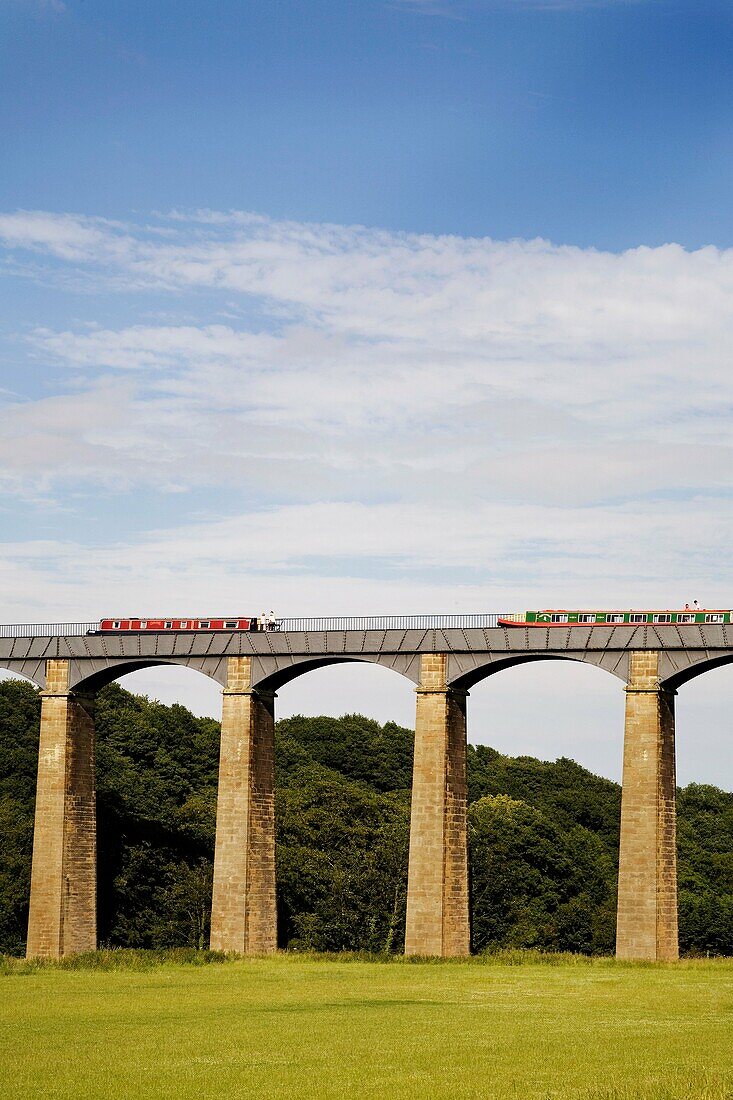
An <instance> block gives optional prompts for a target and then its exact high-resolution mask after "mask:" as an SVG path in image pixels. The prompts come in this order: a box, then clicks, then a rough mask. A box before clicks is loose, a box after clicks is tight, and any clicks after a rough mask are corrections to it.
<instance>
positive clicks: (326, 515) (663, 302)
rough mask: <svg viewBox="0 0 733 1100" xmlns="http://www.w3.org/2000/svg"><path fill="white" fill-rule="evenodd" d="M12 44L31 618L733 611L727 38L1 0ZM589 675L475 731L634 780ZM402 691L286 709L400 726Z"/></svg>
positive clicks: (21, 496)
mask: <svg viewBox="0 0 733 1100" xmlns="http://www.w3.org/2000/svg"><path fill="white" fill-rule="evenodd" d="M0 43H1V45H0V50H1V51H2V57H1V58H0V126H1V128H2V129H1V132H0V140H1V142H2V144H1V146H0V147H1V148H2V167H3V171H2V173H0V277H1V281H0V285H1V286H2V291H3V292H2V295H0V605H1V606H2V608H3V612H2V617H3V619H4V620H5V621H29V620H36V621H53V620H58V621H68V620H70V619H73V618H79V619H93V618H97V617H100V616H102V615H108V614H113V613H114V614H117V613H120V614H123V613H127V612H129V610H130V609H131V608H134V609H135V610H136V611H139V610H141V609H143V610H145V609H147V614H149V615H152V614H153V613H156V614H157V613H165V614H173V613H175V612H179V611H180V612H181V613H186V614H198V613H205V614H213V613H214V612H215V611H217V609H218V610H219V611H222V612H224V611H226V613H229V612H230V611H231V612H234V611H238V612H239V611H241V612H242V613H243V614H246V613H250V612H252V611H253V610H254V611H258V610H261V608H262V607H264V606H267V607H271V606H272V607H274V608H275V609H276V610H277V611H278V612H280V613H289V614H293V615H299V614H318V613H323V614H327V615H336V614H347V613H354V614H368V613H369V612H373V613H383V612H395V613H397V612H399V611H405V612H426V611H435V612H439V611H446V612H451V611H476V610H482V609H483V610H512V609H522V608H528V607H534V606H536V607H547V606H553V605H554V606H562V605H566V606H589V607H603V606H613V605H614V604H616V605H618V606H622V607H627V606H646V607H649V606H659V607H666V606H677V605H680V604H682V603H684V602H685V601H686V600H691V599H693V598H696V599H699V600H700V602H701V603H702V604H706V605H707V606H724V607H727V606H729V605H730V604H731V597H732V595H733V563H732V562H731V560H730V553H729V547H730V545H731V540H732V539H733V515H732V514H731V507H730V505H731V497H732V495H733V461H732V460H733V447H732V446H731V435H732V433H731V428H732V427H733V423H732V417H731V411H732V410H733V373H732V372H731V367H730V348H731V346H732V343H733V212H732V206H731V202H730V195H731V190H732V189H731V167H732V165H731V161H732V158H733V140H732V136H733V127H732V125H731V123H732V121H733V9H731V6H730V4H729V3H722V2H721V3H708V2H702V3H695V4H693V3H686V2H684V3H683V2H675V0H607V2H601V0H586V2H580V0H577V2H576V0H543V2H540V0H537V2H533V0H495V2H494V0H460V2H459V0H455V2H454V0H435V2H432V0H392V2H389V3H388V2H382V0H359V2H358V3H357V2H351V3H349V2H345V0H339V2H338V3H336V2H333V3H330V2H321V0H312V2H309V3H305V2H302V0H301V2H298V3H296V2H286V0H283V2H272V0H270V2H269V3H264V2H259V0H251V2H247V3H239V4H230V3H213V4H209V5H201V4H200V3H196V4H194V3H192V2H180V0H179V2H177V3H175V4H173V3H165V2H160V3H155V4H150V3H146V4H143V3H137V2H130V0H125V2H124V3H122V2H120V3H112V2H106V3H99V2H97V3H95V2H89V0H87V2H85V3H82V2H81V0H63V2H62V0H2V3H0ZM125 609H127V612H126V610H125ZM586 673H587V670H578V669H571V670H570V672H567V671H562V672H559V671H558V670H557V669H556V668H552V669H547V668H544V667H542V666H528V667H527V669H523V670H516V672H515V673H511V674H509V673H507V674H506V676H505V677H504V676H502V677H496V678H493V679H492V681H491V682H490V683H488V682H487V683H486V684H484V685H480V686H479V687H477V688H476V689H475V690H474V693H473V700H472V705H473V706H474V707H475V715H476V718H475V720H473V724H472V729H473V731H474V735H475V736H480V737H481V739H483V740H489V741H491V742H492V743H494V744H497V745H498V746H500V747H502V748H507V749H509V750H513V751H527V752H535V753H538V754H540V755H549V756H553V755H556V754H557V753H559V752H564V753H565V754H566V755H574V756H576V757H577V758H579V759H581V760H582V761H583V762H585V763H588V764H589V765H590V766H594V767H597V768H598V769H600V770H602V771H605V772H606V773H607V774H617V773H618V766H619V763H620V741H619V736H620V729H621V709H620V708H621V707H622V703H623V698H622V695H621V693H620V692H619V690H618V685H617V684H616V682H615V681H611V682H609V679H610V678H609V679H606V678H604V677H603V676H601V674H600V673H587V675H588V676H590V677H591V678H590V679H588V678H587V676H586ZM167 674H168V673H167V672H161V673H159V674H158V673H155V674H150V673H148V674H145V675H143V674H139V675H140V677H141V679H140V680H139V681H138V683H139V685H142V686H143V687H145V688H147V689H148V690H151V691H153V692H155V693H157V694H160V695H162V696H164V697H165V696H166V692H168V693H169V694H170V693H172V694H173V695H176V694H177V695H178V697H179V698H183V699H185V701H187V702H189V703H191V704H192V705H194V706H196V707H198V708H199V709H207V708H208V709H215V708H216V705H217V704H216V699H215V695H212V694H211V692H212V691H213V690H214V689H213V688H212V689H209V688H208V687H207V686H206V685H205V684H204V683H203V681H201V683H199V681H196V684H195V685H194V686H192V682H191V680H190V679H186V680H180V679H179V680H175V679H174V680H168V681H166V680H165V677H166V675H167ZM146 675H147V677H148V678H147V679H146V678H145V676H146ZM171 675H173V674H172V673H171ZM319 675H320V674H319ZM377 675H380V674H379V673H378V671H376V670H373V669H369V670H363V669H362V670H359V669H357V670H344V669H338V670H331V671H330V672H328V673H323V677H325V679H323V678H322V679H319V678H318V677H315V676H314V677H313V678H310V677H308V678H305V679H304V680H303V681H302V682H297V683H296V684H294V685H291V686H290V687H288V688H287V689H286V690H285V691H284V692H283V693H282V699H281V703H280V705H281V712H282V713H286V712H288V711H289V710H290V711H292V710H294V709H299V708H303V709H321V708H323V709H330V710H336V711H338V710H351V709H362V710H365V711H367V712H369V713H374V714H376V715H377V716H378V717H381V718H387V717H392V716H393V717H397V718H399V719H401V720H402V721H409V720H410V714H411V711H412V706H413V700H412V695H411V692H410V690H409V686H405V685H404V684H401V683H397V682H396V680H389V685H391V686H385V685H386V681H381V680H380V681H379V686H378V687H375V686H374V685H375V684H376V683H377V681H376V680H374V679H369V677H373V676H377ZM566 676H571V677H573V676H574V677H575V678H576V679H575V680H574V681H572V683H573V684H574V685H575V686H574V687H573V688H572V691H571V689H570V688H569V687H568V684H570V681H568V682H567V683H566V682H565V680H564V679H563V677H566ZM151 677H152V678H151ZM360 677H361V679H360ZM364 677H366V679H364ZM598 677H600V679H598ZM726 677H727V679H726ZM388 679H389V677H388ZM166 684H167V685H168V686H166ZM731 689H733V670H731V671H730V672H725V671H719V672H717V673H716V674H715V676H710V677H706V678H703V680H701V681H700V682H699V683H698V684H694V685H689V686H688V687H687V688H686V689H685V698H686V699H688V700H692V699H694V698H696V697H697V698H698V704H697V706H698V710H697V712H696V713H697V715H698V717H697V719H694V714H693V711H694V709H695V708H694V707H693V708H692V709H690V714H692V715H693V717H692V718H691V719H690V721H691V722H694V742H693V741H692V740H688V741H687V742H684V744H682V749H681V760H682V761H683V763H684V751H685V750H684V745H685V744H687V745H688V746H689V745H692V744H693V743H694V746H695V759H694V761H692V762H691V765H690V767H691V770H690V772H689V773H688V774H687V777H689V775H693V774H694V775H697V777H698V778H701V777H705V776H707V777H708V778H710V777H713V778H717V777H718V776H719V771H720V769H719V762H718V757H719V755H720V748H721V746H722V744H723V741H724V733H723V732H720V731H724V730H725V729H726V728H727V725H728V712H729V702H730V690H731ZM207 692H209V694H207ZM696 692H697V693H698V694H697V696H696V695H695V693H696ZM571 694H572V697H573V699H574V700H575V702H574V703H573V704H572V706H575V707H576V711H577V712H573V713H574V717H572V720H571V719H570V718H569V716H568V715H569V712H568V707H569V706H570V705H571V704H570V703H569V696H570V695H571ZM517 698H521V699H522V704H521V706H519V707H518V706H517V702H516V701H517ZM700 700H704V706H703V703H702V702H701V701H700ZM681 705H682V704H681ZM684 705H685V706H688V709H689V707H690V704H688V703H685V704H684ZM533 708H534V709H533ZM700 708H702V709H700ZM716 708H717V709H716ZM476 731H478V733H477V732H476ZM706 738H707V741H706ZM706 744H707V745H708V748H707V749H705V745H706ZM706 753H707V755H706ZM705 760H707V761H708V764H707V765H705V764H704V761H705ZM686 766H687V765H685V767H686ZM695 767H697V768H698V771H697V772H695ZM706 767H707V772H706V771H705V768H706ZM700 769H702V771H701V770H700ZM684 774H686V773H684V772H683V775H684ZM727 774H728V782H729V783H733V761H731V764H730V767H729V770H728V773H727Z"/></svg>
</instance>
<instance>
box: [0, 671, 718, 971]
mask: <svg viewBox="0 0 733 1100" xmlns="http://www.w3.org/2000/svg"><path fill="white" fill-rule="evenodd" d="M39 716H40V700H39V697H38V693H37V691H36V690H35V688H33V687H32V686H31V685H30V684H27V683H21V682H18V681H12V680H9V681H5V682H3V683H0V950H2V951H6V952H9V953H16V954H17V953H21V952H22V950H23V943H24V938H25V929H26V923H27V915H28V914H27V907H28V894H29V887H30V860H31V850H32V833H33V804H34V799H35V781H36V763H37V752H38V725H39ZM96 728H97V736H98V752H97V759H98V764H97V779H98V817H99V928H100V940H101V942H102V943H103V944H105V945H108V946H112V947H127V948H150V949H157V950H162V949H164V948H181V949H182V948H186V947H191V948H200V947H203V946H205V945H206V943H207V942H208V920H209V910H210V904H211V902H210V898H211V879H212V858H213V845H214V830H215V819H216V779H217V769H218V751H219V725H218V723H217V722H215V721H214V720H213V719H209V718H196V717H194V715H192V714H191V713H190V712H189V711H187V710H186V709H185V708H184V707H180V706H173V707H167V706H163V705H162V704H160V703H157V702H153V701H150V700H148V699H145V698H141V697H139V696H134V695H131V694H130V693H128V692H126V691H124V690H123V689H122V688H120V687H119V686H118V685H112V686H111V687H109V688H106V689H105V690H104V691H102V692H100V694H99V696H98V699H97V708H96ZM412 742H413V735H412V733H411V732H410V731H409V730H406V729H402V728H401V727H399V726H397V725H395V724H394V723H390V722H388V723H386V724H385V725H380V724H379V723H378V722H374V721H372V720H370V719H367V718H363V717H361V716H359V715H345V716H344V717H342V718H327V717H316V718H304V717H302V716H296V717H293V718H289V719H285V720H283V721H281V722H279V723H278V726H277V731H276V768H277V794H276V826H277V867H278V882H277V900H278V916H279V929H280V942H281V944H282V946H289V947H291V948H294V949H298V950H300V951H311V950H317V951H340V950H351V951H371V952H390V951H399V950H400V949H401V947H402V944H403V941H404V921H405V899H406V884H407V852H408V842H409V787H410V781H411V768H412ZM468 777H469V797H470V801H471V803H472V806H471V809H470V828H469V841H470V856H471V905H472V925H473V945H474V949H475V950H479V951H481V950H484V949H486V948H491V949H492V950H496V949H497V948H500V947H505V948H511V949H519V948H528V947H537V948H546V949H551V950H554V951H562V950H566V951H567V950H570V951H583V952H594V953H599V952H608V951H610V950H612V948H613V938H614V919H615V914H614V909H615V889H616V883H615V877H616V861H617V851H618V827H619V808H620V790H619V787H618V785H617V784H615V783H612V782H610V781H609V780H606V779H601V778H599V777H597V776H594V775H592V774H591V773H590V772H588V771H586V770H585V769H584V768H581V767H580V766H579V765H578V764H576V763H574V762H573V761H572V760H566V759H561V760H557V761H555V762H554V763H545V762H542V761H539V760H534V759H532V758H530V757H516V758H512V757H507V756H503V755H501V754H500V753H498V752H496V751H495V750H493V749H491V748H488V747H486V746H477V747H470V748H469V753H468ZM679 874H680V939H681V945H682V947H683V950H685V951H687V952H693V953H694V952H697V953H703V954H704V953H707V952H709V953H713V954H733V795H732V794H726V793H725V792H723V791H719V790H717V789H716V788H714V787H708V786H700V785H695V784H692V785H690V786H689V787H687V788H685V789H684V790H682V791H680V793H679Z"/></svg>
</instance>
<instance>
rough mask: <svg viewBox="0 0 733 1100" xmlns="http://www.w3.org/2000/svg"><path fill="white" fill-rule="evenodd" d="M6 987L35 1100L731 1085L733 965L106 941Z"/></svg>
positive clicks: (5, 977)
mask: <svg viewBox="0 0 733 1100" xmlns="http://www.w3.org/2000/svg"><path fill="white" fill-rule="evenodd" d="M202 964H204V965H202ZM207 964H208V965H207ZM0 983H2V996H1V997H0V1035H1V1036H2V1039H1V1040H0V1089H1V1094H2V1096H4V1097H5V1096H8V1097H14V1098H17V1100H24V1098H31V1097H33V1098H34V1100H35V1098H37V1097H39V1096H46V1097H53V1098H59V1100H62V1098H63V1100H66V1098H69V1100H71V1098H72V1097H73V1098H74V1100H78V1098H79V1097H84V1098H90V1097H110V1098H112V1097H115V1098H117V1097H136V1098H140V1100H144V1098H148V1097H156V1098H159V1097H179V1098H181V1100H188V1098H194V1097H195V1098H206V1097H222V1096H225V1097H235V1096H253V1097H258V1098H260V1097H261V1098H269V1097H311V1096H313V1097H334V1098H335V1097H345V1096H346V1097H348V1096H354V1097H375V1098H376V1097H390V1098H391V1097H396V1098H399V1097H496V1098H501V1100H504V1098H507V1100H509V1098H513V1100H514V1098H522V1100H524V1098H527V1100H529V1098H533V1097H583V1098H591V1097H592V1098H594V1100H617V1098H624V1100H626V1098H628V1100H632V1098H633V1100H647V1098H648V1100H652V1098H654V1100H657V1098H659V1100H677V1098H678V1097H695V1098H698V1097H699V1098H705V1100H722V1098H723V1097H733V960H709V961H707V960H699V961H698V960H696V961H685V962H682V963H680V964H678V965H673V966H672V965H670V966H665V965H643V964H640V965H634V964H619V963H616V962H615V961H614V960H612V959H588V958H583V957H580V956H544V957H543V956H537V955H533V954H532V953H515V954H512V953H504V954H502V955H498V956H494V957H480V958H475V959H472V960H468V961H444V962H435V961H433V962H431V961H405V960H400V959H397V960H394V961H380V960H376V959H367V958H356V957H349V956H341V957H334V956H332V957H324V956H307V955H296V954H289V955H286V954H281V955H278V956H275V957H271V958H267V959H250V960H244V959H226V960H223V959H221V958H218V959H217V958H216V957H215V956H211V955H208V954H205V953H202V954H199V955H196V953H193V952H190V953H186V952H183V953H181V952H179V953H177V954H176V953H165V952H159V953H157V954H156V953H141V952H109V953H104V952H100V953H99V954H98V955H96V956H90V957H88V958H80V959H76V960H66V961H65V963H64V964H63V965H61V966H58V965H45V966H44V965H40V966H39V965H37V964H27V963H24V962H22V961H20V960H11V959H5V960H4V961H3V963H2V965H1V966H0Z"/></svg>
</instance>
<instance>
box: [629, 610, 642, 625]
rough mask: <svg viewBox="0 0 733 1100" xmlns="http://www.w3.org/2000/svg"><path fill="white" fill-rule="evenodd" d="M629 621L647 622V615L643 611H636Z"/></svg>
mask: <svg viewBox="0 0 733 1100" xmlns="http://www.w3.org/2000/svg"><path fill="white" fill-rule="evenodd" d="M629 622H630V623H645V622H646V615H645V614H643V613H642V612H636V613H635V614H633V615H629Z"/></svg>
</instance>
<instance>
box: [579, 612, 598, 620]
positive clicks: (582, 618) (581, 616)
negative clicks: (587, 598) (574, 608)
mask: <svg viewBox="0 0 733 1100" xmlns="http://www.w3.org/2000/svg"><path fill="white" fill-rule="evenodd" d="M595 621H596V617H595V614H593V615H588V614H586V613H585V612H583V613H582V614H581V615H578V622H579V623H594V622H595Z"/></svg>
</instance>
